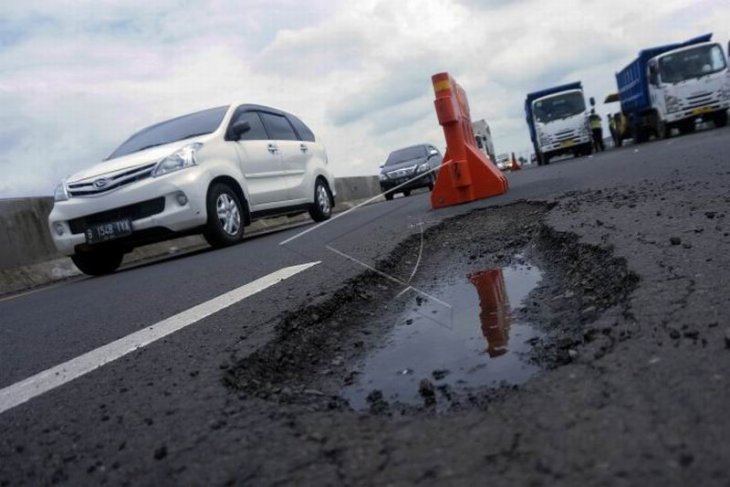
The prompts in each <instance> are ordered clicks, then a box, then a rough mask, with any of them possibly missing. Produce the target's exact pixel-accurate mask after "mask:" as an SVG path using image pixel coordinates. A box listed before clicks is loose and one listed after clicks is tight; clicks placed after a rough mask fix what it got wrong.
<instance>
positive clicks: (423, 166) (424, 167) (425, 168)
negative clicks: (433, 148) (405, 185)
mask: <svg viewBox="0 0 730 487" xmlns="http://www.w3.org/2000/svg"><path fill="white" fill-rule="evenodd" d="M429 170H431V166H429V165H428V162H424V163H423V164H421V165H419V166H418V169H416V171H418V172H426V171H429Z"/></svg>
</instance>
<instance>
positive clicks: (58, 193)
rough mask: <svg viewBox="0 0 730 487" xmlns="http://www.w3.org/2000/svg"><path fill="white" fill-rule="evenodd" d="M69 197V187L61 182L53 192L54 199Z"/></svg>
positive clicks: (64, 199) (60, 199) (63, 199)
mask: <svg viewBox="0 0 730 487" xmlns="http://www.w3.org/2000/svg"><path fill="white" fill-rule="evenodd" d="M67 199H68V189H67V188H66V183H61V184H59V185H58V186H56V190H55V191H54V192H53V200H54V201H66V200H67Z"/></svg>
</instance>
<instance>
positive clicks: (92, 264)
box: [71, 250, 124, 276]
mask: <svg viewBox="0 0 730 487" xmlns="http://www.w3.org/2000/svg"><path fill="white" fill-rule="evenodd" d="M123 257H124V252H122V251H121V250H90V251H88V252H79V253H77V254H74V255H72V256H71V260H72V261H73V263H74V265H75V266H76V267H78V269H79V270H80V271H81V272H83V273H84V274H88V275H90V276H103V275H104V274H111V273H112V272H114V271H115V270H117V269H118V268H119V266H120V265H121V264H122V258H123Z"/></svg>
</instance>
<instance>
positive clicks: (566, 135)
mask: <svg viewBox="0 0 730 487" xmlns="http://www.w3.org/2000/svg"><path fill="white" fill-rule="evenodd" d="M574 137H575V130H565V131H563V132H558V133H557V134H555V140H556V141H557V142H563V141H565V140H570V139H573V138H574Z"/></svg>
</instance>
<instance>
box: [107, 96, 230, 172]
mask: <svg viewBox="0 0 730 487" xmlns="http://www.w3.org/2000/svg"><path fill="white" fill-rule="evenodd" d="M227 111H228V107H227V106H224V107H218V108H211V109H209V110H204V111H202V112H196V113H191V114H189V115H183V116H182V117H177V118H173V119H172V120H167V121H165V122H161V123H158V124H156V125H152V126H151V127H147V128H146V129H143V130H140V131H139V132H137V133H136V134H134V135H133V136H131V137H130V138H129V139H127V141H126V142H124V143H123V144H122V145H120V146H119V147H118V148H117V149H116V150H115V151H114V152H112V154H111V155H110V156H109V157H107V160H108V159H114V158H116V157H121V156H125V155H127V154H131V153H133V152H138V151H141V150H145V149H149V148H151V147H156V146H158V145H164V144H169V143H171V142H177V141H178V140H184V139H189V138H190V137H195V136H197V135H205V134H209V133H211V132H215V130H216V129H217V128H218V126H219V125H220V124H221V122H222V121H223V116H224V115H225V114H226V112H227Z"/></svg>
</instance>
